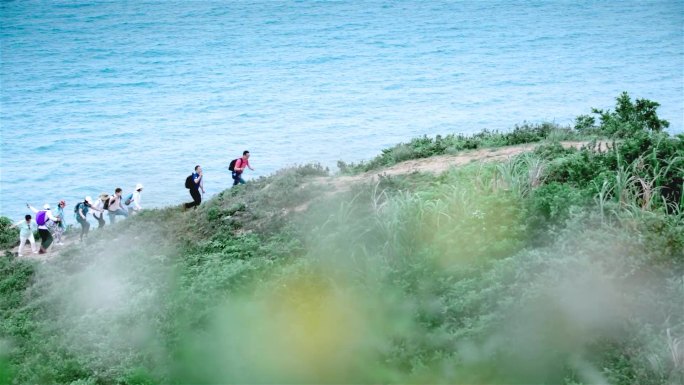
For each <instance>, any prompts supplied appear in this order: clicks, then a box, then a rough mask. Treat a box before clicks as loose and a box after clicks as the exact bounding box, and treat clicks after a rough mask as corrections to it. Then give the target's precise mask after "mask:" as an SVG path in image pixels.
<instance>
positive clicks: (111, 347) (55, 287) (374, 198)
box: [0, 96, 684, 385]
mask: <svg viewBox="0 0 684 385" xmlns="http://www.w3.org/2000/svg"><path fill="white" fill-rule="evenodd" d="M626 104H629V105H631V106H632V108H633V110H634V111H637V110H638V111H644V110H643V108H642V107H639V106H646V107H648V108H652V109H653V114H645V113H642V112H639V113H634V114H624V113H622V112H619V111H628V110H629V108H628V107H629V106H628V105H626ZM649 106H650V107H649ZM655 107H657V104H654V103H653V102H649V101H645V102H644V101H641V102H639V101H637V102H636V104H632V102H631V101H629V98H628V97H627V98H625V97H624V96H621V97H620V98H619V99H618V108H616V112H610V111H608V112H600V114H602V115H601V116H603V115H605V116H610V119H608V118H606V119H601V120H600V123H599V124H598V125H597V126H595V127H594V126H593V125H594V124H595V123H591V124H585V125H584V126H582V128H579V127H578V128H577V129H574V128H573V129H564V130H563V135H556V134H554V135H549V132H552V131H553V130H555V129H556V128H554V129H553V130H552V129H551V128H550V127H551V126H547V127H549V128H547V129H542V127H543V126H534V127H532V126H526V127H527V128H518V133H517V134H515V135H514V134H499V133H485V134H481V135H479V136H477V135H476V136H475V137H471V138H470V139H469V138H466V137H458V136H449V137H446V139H445V138H436V139H428V138H421V139H418V140H414V141H412V142H411V143H409V144H407V145H400V147H401V148H404V149H405V150H407V152H408V153H410V155H406V156H407V157H408V158H411V157H413V158H415V157H426V156H431V155H434V154H443V153H449V152H451V151H456V148H457V147H455V146H456V145H461V144H459V143H465V142H468V140H471V142H469V143H475V144H471V145H470V146H475V147H463V148H478V147H481V146H485V145H492V146H493V145H507V144H517V143H526V142H540V145H539V146H538V147H537V148H536V150H535V151H533V152H530V153H525V154H521V155H519V156H517V157H516V158H514V159H512V160H510V161H508V162H503V163H473V164H470V165H468V166H465V167H460V168H452V169H450V170H449V171H448V172H445V173H443V174H441V175H429V174H418V173H414V174H410V175H404V176H393V177H387V176H382V177H379V179H377V180H375V181H370V180H369V181H368V182H367V183H360V184H356V185H351V186H345V187H344V188H340V187H339V186H337V187H336V186H335V184H332V185H328V184H325V183H322V182H321V181H320V179H319V178H320V177H322V176H326V175H327V171H326V170H324V169H323V168H321V167H320V166H317V165H309V166H302V167H295V168H290V169H284V170H281V171H279V172H278V173H276V174H274V175H271V176H269V177H266V178H261V179H260V180H258V181H256V182H254V183H250V184H247V185H245V186H239V187H238V188H234V189H230V190H226V191H225V192H223V193H222V194H220V195H219V196H217V197H216V198H214V199H212V200H210V201H209V202H207V203H205V204H203V205H202V206H201V207H199V208H198V209H196V210H191V211H188V212H183V211H182V210H180V209H179V208H178V207H175V208H167V209H162V210H150V211H145V212H143V213H142V214H140V215H138V216H137V217H135V218H132V219H130V220H127V221H124V222H122V223H120V224H118V225H116V226H114V227H109V228H105V229H104V230H103V231H100V232H97V233H96V235H95V237H94V239H91V243H90V244H88V245H87V247H86V246H79V247H75V248H73V249H71V250H69V251H68V252H65V253H64V254H62V255H61V256H60V257H59V258H58V259H56V260H53V261H51V262H50V263H45V264H33V263H31V262H28V261H26V260H17V259H14V258H12V257H11V256H9V255H6V256H4V257H1V258H0V380H2V381H5V382H8V383H70V384H114V383H116V384H161V383H164V384H166V383H171V384H185V383H276V382H277V383H293V382H294V383H302V382H303V383H322V382H335V383H370V382H372V383H381V382H382V383H387V382H389V383H398V382H401V383H406V382H416V383H469V384H497V383H498V384H514V383H518V384H522V383H524V384H531V383H534V384H568V385H570V384H573V385H576V384H595V383H609V384H621V385H622V384H625V385H626V384H646V383H648V384H671V383H680V382H682V381H684V301H682V298H684V277H683V273H684V212H683V210H682V207H683V206H684V202H683V201H682V199H683V198H682V188H683V185H682V184H683V182H682V175H684V136H682V135H678V136H675V137H673V136H669V135H668V134H666V133H664V132H662V131H661V128H662V127H666V125H667V124H666V122H663V121H662V120H660V119H658V118H657V115H655ZM640 108H641V109H640ZM626 117H628V119H627V118H626ZM623 118H624V119H627V120H619V119H623ZM644 119H647V120H648V121H649V122H651V123H652V122H660V126H657V127H656V126H654V125H652V124H651V123H648V122H644V121H643V120H644ZM582 121H583V122H585V123H587V119H585V118H583V120H582ZM616 122H618V123H616ZM620 122H622V123H620ZM622 124H624V125H627V126H629V127H625V126H623V125H622ZM616 125H617V126H616ZM616 127H617V129H616ZM544 130H546V131H544ZM582 130H584V131H585V132H587V130H590V131H591V135H592V136H594V137H608V138H610V139H611V140H612V139H615V140H614V141H610V140H609V142H610V144H609V146H608V148H606V146H605V144H599V143H597V142H591V143H589V144H588V145H587V146H585V147H584V148H582V149H580V150H576V149H565V148H563V147H561V146H560V145H559V144H558V143H557V140H558V139H559V138H563V139H565V138H579V137H580V136H581V135H582V133H581V131H582ZM626 131H629V132H630V134H629V135H625V132H626ZM534 132H537V134H533V133H534ZM543 132H546V133H545V134H542V133H543ZM516 135H517V136H516ZM517 137H520V138H527V139H514V138H517ZM473 138H475V139H473ZM477 138H479V139H477ZM518 140H520V142H518ZM397 148H399V147H395V148H394V149H391V150H388V151H385V152H383V154H382V155H381V156H380V157H378V158H376V159H375V160H373V161H371V162H370V163H368V164H366V165H357V166H349V167H351V170H350V171H353V172H359V171H363V170H368V169H373V168H377V167H382V166H383V165H388V164H392V163H393V162H397V161H400V159H401V158H400V157H396V155H397V154H396V152H397V151H400V150H397ZM401 151H404V150H401ZM112 245H116V247H112Z"/></svg>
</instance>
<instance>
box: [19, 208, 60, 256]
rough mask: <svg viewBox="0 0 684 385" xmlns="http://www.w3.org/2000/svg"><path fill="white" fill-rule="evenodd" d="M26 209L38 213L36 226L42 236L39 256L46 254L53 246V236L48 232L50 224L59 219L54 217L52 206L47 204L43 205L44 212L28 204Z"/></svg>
mask: <svg viewBox="0 0 684 385" xmlns="http://www.w3.org/2000/svg"><path fill="white" fill-rule="evenodd" d="M26 207H28V208H29V209H30V210H31V211H33V212H34V213H36V224H37V225H38V234H40V250H38V254H45V253H47V251H48V249H49V248H50V245H51V244H52V234H50V230H48V223H49V222H50V221H53V222H57V218H55V216H54V215H52V211H50V205H49V204H47V203H46V204H44V205H43V209H42V210H38V209H36V208H35V207H33V206H31V205H30V204H28V203H27V204H26Z"/></svg>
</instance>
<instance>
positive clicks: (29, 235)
mask: <svg viewBox="0 0 684 385" xmlns="http://www.w3.org/2000/svg"><path fill="white" fill-rule="evenodd" d="M10 227H12V228H15V227H18V228H19V252H18V253H17V254H18V255H19V256H20V257H22V256H23V254H22V252H23V251H24V245H25V244H26V241H27V240H28V241H29V242H30V243H31V251H32V252H33V254H38V250H36V241H35V239H34V238H33V232H34V231H36V224H35V223H34V222H32V221H31V216H30V215H28V214H27V215H26V216H25V217H24V220H23V221H19V222H17V223H15V224H13V225H12V226H10Z"/></svg>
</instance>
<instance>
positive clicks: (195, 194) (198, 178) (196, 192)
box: [183, 165, 204, 209]
mask: <svg viewBox="0 0 684 385" xmlns="http://www.w3.org/2000/svg"><path fill="white" fill-rule="evenodd" d="M203 177H204V175H203V174H202V167H200V165H197V166H195V172H193V173H192V174H190V175H189V176H188V177H187V178H185V188H187V189H188V190H190V196H191V197H192V202H188V203H185V204H184V205H183V207H184V208H185V209H189V208H192V207H195V206H199V205H200V203H202V195H201V194H200V190H202V194H204V180H203Z"/></svg>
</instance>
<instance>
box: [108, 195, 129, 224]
mask: <svg viewBox="0 0 684 385" xmlns="http://www.w3.org/2000/svg"><path fill="white" fill-rule="evenodd" d="M122 191H123V190H121V187H117V188H116V190H114V195H112V196H110V197H109V201H108V204H107V211H109V223H111V224H114V222H116V216H117V215H121V216H123V217H127V216H128V211H126V210H125V209H124V208H123V206H122V204H121V203H122V202H121V193H122Z"/></svg>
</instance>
